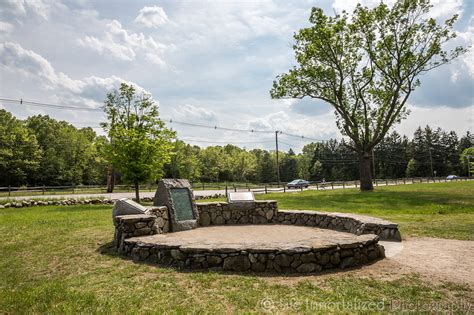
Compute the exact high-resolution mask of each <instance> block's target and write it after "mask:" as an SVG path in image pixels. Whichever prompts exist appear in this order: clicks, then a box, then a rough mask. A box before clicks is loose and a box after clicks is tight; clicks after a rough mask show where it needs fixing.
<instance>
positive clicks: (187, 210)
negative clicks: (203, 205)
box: [153, 179, 198, 232]
mask: <svg viewBox="0 0 474 315" xmlns="http://www.w3.org/2000/svg"><path fill="white" fill-rule="evenodd" d="M153 205H154V206H166V207H168V213H169V217H170V223H171V225H170V227H171V231H173V232H176V231H183V230H190V229H194V228H196V227H197V221H198V220H197V219H198V212H197V208H196V205H195V203H194V196H193V191H192V190H191V185H190V184H189V182H188V181H187V180H186V179H162V180H160V182H159V183H158V189H157V190H156V193H155V198H154V201H153Z"/></svg>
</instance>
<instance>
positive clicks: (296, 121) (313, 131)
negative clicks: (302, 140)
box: [247, 111, 340, 139]
mask: <svg viewBox="0 0 474 315" xmlns="http://www.w3.org/2000/svg"><path fill="white" fill-rule="evenodd" d="M247 128H248V129H256V130H269V131H274V130H284V131H285V132H287V133H290V134H294V135H299V136H306V137H310V138H316V139H329V138H331V137H340V135H339V132H338V130H337V129H335V124H334V115H333V114H332V113H327V114H324V115H320V116H318V117H314V116H313V117H307V116H304V115H297V114H292V115H290V114H289V113H288V112H286V111H279V112H276V113H272V114H269V115H266V116H263V117H259V118H255V119H252V120H249V121H248V123H247Z"/></svg>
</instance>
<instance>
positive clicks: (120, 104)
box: [102, 83, 175, 202]
mask: <svg viewBox="0 0 474 315" xmlns="http://www.w3.org/2000/svg"><path fill="white" fill-rule="evenodd" d="M104 112H105V113H106V115H107V119H108V122H107V123H103V124H102V127H103V128H104V130H105V131H106V132H107V133H108V135H109V139H110V141H109V143H108V145H107V146H106V155H107V158H108V160H109V161H110V162H111V163H112V164H113V166H114V167H115V168H116V169H117V170H118V171H120V172H121V173H122V178H123V179H124V181H126V182H129V183H132V184H133V185H134V186H135V198H136V200H137V202H139V201H140V193H139V184H140V183H143V182H145V181H148V180H151V179H156V178H158V177H159V176H160V175H161V174H162V173H163V166H164V165H165V164H166V163H168V162H169V161H170V156H171V151H172V149H173V144H172V143H171V140H172V139H173V138H174V137H175V133H174V132H172V131H171V130H169V129H167V128H166V126H165V124H164V122H163V121H161V120H160V119H159V116H158V105H157V104H156V103H155V102H154V101H153V99H152V98H151V96H150V95H147V94H142V95H137V93H136V90H135V88H134V87H133V85H127V84H125V83H122V84H121V85H120V88H119V90H116V91H114V93H109V94H107V99H106V100H105V104H104Z"/></svg>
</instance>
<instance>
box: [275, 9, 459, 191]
mask: <svg viewBox="0 0 474 315" xmlns="http://www.w3.org/2000/svg"><path fill="white" fill-rule="evenodd" d="M431 7H432V6H431V5H430V3H429V1H428V0H399V1H397V2H396V3H395V4H394V5H393V7H391V8H390V7H388V6H387V5H386V4H384V3H380V4H379V5H378V6H377V7H375V8H373V9H369V8H367V7H363V6H361V5H358V6H357V7H356V9H355V10H354V12H353V13H352V15H349V14H348V13H347V12H342V14H337V15H336V16H334V17H332V16H327V15H325V14H324V12H323V10H322V9H319V8H313V9H312V12H311V16H310V19H309V21H310V22H311V24H312V26H310V27H308V28H304V29H301V30H300V31H299V32H298V33H296V34H295V35H294V38H295V41H296V42H295V44H294V46H293V48H294V50H295V54H296V60H297V62H298V64H299V66H298V67H294V68H293V69H291V70H290V71H289V72H288V73H286V74H282V75H280V76H278V77H277V80H276V81H275V82H274V83H273V88H272V90H271V96H272V97H273V98H303V97H311V98H315V99H320V100H323V101H325V102H327V103H329V104H331V105H332V106H333V107H334V108H335V114H336V119H337V120H336V122H337V126H338V128H339V129H340V130H341V132H342V134H343V135H344V136H347V137H349V138H350V142H349V143H347V145H348V146H349V147H350V148H351V149H352V150H354V151H355V152H356V153H357V155H358V158H359V172H360V180H361V185H360V188H361V190H372V189H373V185H372V180H371V156H372V150H373V148H374V146H375V145H377V144H378V143H379V142H380V141H381V140H382V139H383V138H384V136H385V135H386V134H387V132H388V131H389V129H390V127H391V126H393V125H394V124H395V123H398V122H400V121H401V120H402V119H403V118H405V117H406V116H407V115H408V111H407V109H406V106H405V105H406V103H407V100H408V98H409V96H410V94H411V93H412V92H413V91H414V90H415V88H416V87H418V86H420V81H419V80H418V77H419V76H420V75H421V74H423V73H426V72H428V71H430V70H432V69H434V68H437V67H439V66H441V65H443V64H446V63H448V62H449V61H451V60H453V59H454V58H456V57H458V56H459V55H460V54H462V53H464V52H465V51H466V49H465V48H462V47H456V48H454V49H452V50H449V51H447V50H445V49H444V48H443V47H444V44H445V43H446V42H448V41H449V40H450V39H452V38H454V37H455V36H456V34H455V32H454V31H453V24H454V22H455V21H456V20H457V18H458V17H457V15H455V16H453V17H452V18H450V19H448V20H446V21H445V22H444V23H443V24H438V23H437V21H436V20H434V19H432V18H429V17H428V15H429V11H430V8H431Z"/></svg>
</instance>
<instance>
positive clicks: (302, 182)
mask: <svg viewBox="0 0 474 315" xmlns="http://www.w3.org/2000/svg"><path fill="white" fill-rule="evenodd" d="M308 186H309V182H308V181H307V180H304V179H295V180H294V181H291V182H289V183H288V184H286V187H288V189H291V188H301V187H304V188H308Z"/></svg>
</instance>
